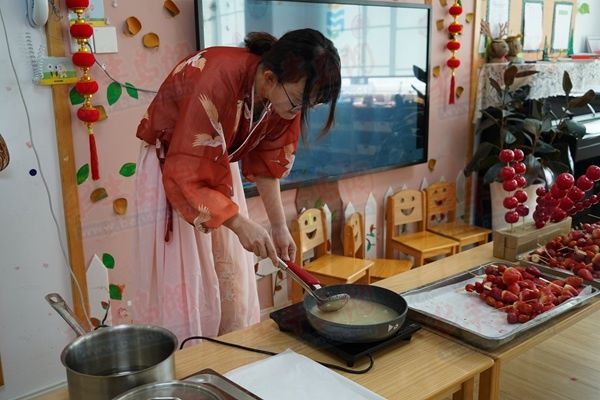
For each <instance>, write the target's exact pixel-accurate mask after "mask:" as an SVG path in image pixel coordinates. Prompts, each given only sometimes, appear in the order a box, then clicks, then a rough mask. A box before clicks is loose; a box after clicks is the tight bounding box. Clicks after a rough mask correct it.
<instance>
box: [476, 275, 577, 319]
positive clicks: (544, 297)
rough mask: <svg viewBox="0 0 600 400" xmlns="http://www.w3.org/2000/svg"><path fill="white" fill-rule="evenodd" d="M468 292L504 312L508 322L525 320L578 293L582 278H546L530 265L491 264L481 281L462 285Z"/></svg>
mask: <svg viewBox="0 0 600 400" xmlns="http://www.w3.org/2000/svg"><path fill="white" fill-rule="evenodd" d="M465 290H466V291H467V292H469V293H476V294H479V298H480V299H481V300H482V301H484V302H485V303H486V304H488V305H489V306H491V307H494V308H496V309H499V310H502V311H504V312H505V313H506V320H507V321H508V323H509V324H516V323H525V322H527V321H529V320H531V319H533V318H535V317H536V316H538V315H540V314H542V313H544V312H546V311H549V310H551V309H553V308H554V307H556V306H558V305H559V304H562V303H564V302H565V301H567V300H569V299H571V298H573V297H575V296H577V295H579V293H580V292H581V291H582V290H583V279H582V278H580V277H578V276H570V277H568V278H565V279H555V280H553V281H548V280H547V279H544V278H543V277H542V276H541V272H540V271H539V270H538V269H537V268H536V267H534V266H529V267H520V266H515V267H513V266H507V265H504V264H497V265H495V264H491V265H488V266H487V267H486V268H485V278H484V279H483V281H482V282H479V281H478V282H475V283H474V284H472V283H469V284H467V285H465Z"/></svg>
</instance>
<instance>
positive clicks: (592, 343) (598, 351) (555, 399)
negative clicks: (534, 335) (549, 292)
mask: <svg viewBox="0 0 600 400" xmlns="http://www.w3.org/2000/svg"><path fill="white" fill-rule="evenodd" d="M501 382H502V383H501V386H500V395H501V399H502V400H525V399H527V400H563V399H564V400H598V399H600V312H596V313H595V314H592V315H591V316H590V317H589V318H587V319H585V320H583V321H581V322H579V323H577V324H575V325H573V326H572V327H571V328H569V329H567V330H565V331H564V332H562V333H560V334H559V335H557V336H555V337H554V338H552V339H550V340H547V341H545V342H544V343H542V344H540V345H539V346H537V347H535V348H533V349H531V350H529V351H528V352H526V353H524V354H523V355H521V356H519V357H517V358H515V359H513V360H511V361H510V362H508V363H507V364H506V365H505V366H504V368H503V372H502V381H501Z"/></svg>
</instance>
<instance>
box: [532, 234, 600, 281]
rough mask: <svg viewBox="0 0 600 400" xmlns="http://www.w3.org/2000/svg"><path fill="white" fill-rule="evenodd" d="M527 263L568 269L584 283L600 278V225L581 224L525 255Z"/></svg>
mask: <svg viewBox="0 0 600 400" xmlns="http://www.w3.org/2000/svg"><path fill="white" fill-rule="evenodd" d="M527 258H528V260H529V261H531V262H534V263H536V264H543V265H545V266H548V267H551V268H559V269H563V270H568V271H570V272H572V273H573V274H574V275H577V276H579V277H581V278H583V279H584V280H586V281H592V280H594V279H599V278H600V224H598V223H594V224H588V223H585V224H581V226H580V227H579V229H572V230H571V231H569V233H567V234H566V235H559V236H556V237H555V238H553V239H551V240H550V241H548V243H546V244H545V245H544V246H542V247H539V248H537V249H535V250H533V251H532V252H531V253H529V254H528V255H527Z"/></svg>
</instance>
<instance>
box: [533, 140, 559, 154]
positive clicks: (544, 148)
mask: <svg viewBox="0 0 600 400" xmlns="http://www.w3.org/2000/svg"><path fill="white" fill-rule="evenodd" d="M535 152H536V153H542V154H551V153H556V152H558V149H556V148H554V146H552V145H551V144H548V143H546V142H544V141H542V140H538V142H537V144H536V149H535Z"/></svg>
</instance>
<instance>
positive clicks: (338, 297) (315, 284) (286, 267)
mask: <svg viewBox="0 0 600 400" xmlns="http://www.w3.org/2000/svg"><path fill="white" fill-rule="evenodd" d="M277 260H278V261H279V268H281V269H282V270H283V271H285V272H287V273H288V274H290V276H291V277H292V279H294V280H295V281H296V282H298V284H300V286H302V287H303V288H304V289H306V291H307V292H308V293H309V294H310V295H311V296H312V297H314V298H315V300H316V301H317V307H319V310H321V311H323V312H332V311H337V310H339V309H341V308H342V307H344V306H345V305H346V303H348V300H350V295H349V294H347V293H338V294H334V295H332V296H328V297H321V296H319V295H318V294H317V293H316V289H320V288H321V285H320V284H319V281H318V280H317V278H315V277H314V276H312V275H311V274H309V273H308V272H306V271H305V270H303V269H302V268H300V267H298V266H297V265H295V264H294V263H292V262H291V261H289V262H287V263H286V262H285V261H283V260H282V259H281V258H279V257H278V258H277Z"/></svg>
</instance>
